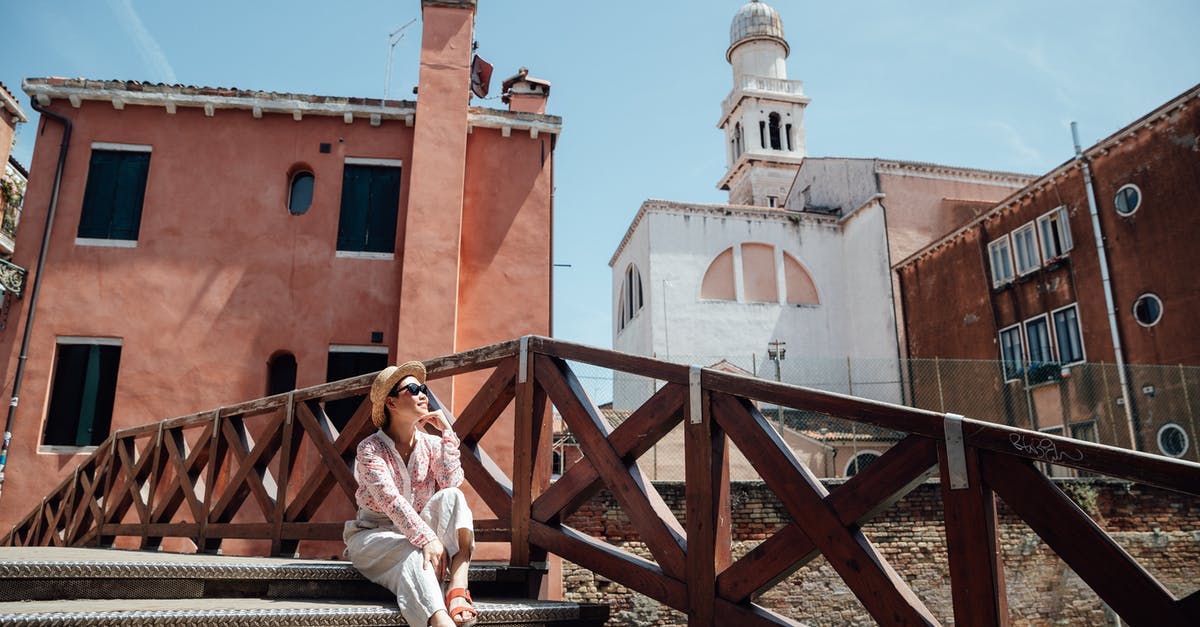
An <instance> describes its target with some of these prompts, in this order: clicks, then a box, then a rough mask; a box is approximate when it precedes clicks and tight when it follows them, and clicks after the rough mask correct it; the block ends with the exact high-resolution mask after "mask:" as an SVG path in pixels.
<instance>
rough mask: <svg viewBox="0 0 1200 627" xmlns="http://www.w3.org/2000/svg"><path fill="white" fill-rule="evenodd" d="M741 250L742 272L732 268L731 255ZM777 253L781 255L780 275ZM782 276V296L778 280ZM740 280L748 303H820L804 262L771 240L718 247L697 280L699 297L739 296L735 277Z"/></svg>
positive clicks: (814, 284)
mask: <svg viewBox="0 0 1200 627" xmlns="http://www.w3.org/2000/svg"><path fill="white" fill-rule="evenodd" d="M737 253H740V257H741V275H740V276H738V275H736V273H735V272H734V255H735V254H737ZM776 255H779V256H781V257H782V258H783V267H782V271H783V276H782V277H780V276H779V272H780V268H779V264H778V262H777V259H778V258H777V257H776ZM781 278H782V279H783V289H784V290H785V291H784V294H783V298H782V299H780V294H779V287H780V285H779V281H780V279H781ZM739 279H740V280H741V283H740V286H741V293H742V300H743V301H745V302H748V303H779V302H784V303H787V304H789V305H819V304H821V299H820V296H819V294H818V293H817V285H816V282H815V281H813V278H812V275H811V274H809V272H808V269H807V268H805V267H804V264H802V263H800V262H799V261H798V260H797V259H796V258H795V257H794V256H792V254H791V253H788V252H783V251H779V250H778V249H777V248H776V247H775V246H774V245H772V244H764V243H761V242H746V243H743V244H740V245H739V246H736V247H735V246H731V247H729V248H726V249H725V250H723V251H721V253H720V254H719V255H717V256H716V257H715V258H713V260H712V262H710V263H709V264H708V269H707V270H705V272H704V279H703V280H702V281H701V283H700V298H702V299H705V300H738V297H737V294H738V291H739V290H738V285H739V283H737V281H738V280H739Z"/></svg>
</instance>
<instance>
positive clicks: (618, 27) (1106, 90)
mask: <svg viewBox="0 0 1200 627" xmlns="http://www.w3.org/2000/svg"><path fill="white" fill-rule="evenodd" d="M741 4H742V2H741V1H740V0H728V1H717V0H693V1H684V0H665V1H661V2H643V1H634V0H626V1H608V2H595V1H585V0H556V1H551V0H536V1H535V0H479V14H478V19H477V22H476V39H477V40H478V42H479V45H480V47H479V53H480V54H481V55H482V56H483V57H484V58H486V59H488V60H489V61H491V62H492V63H493V64H494V65H495V67H496V73H495V76H494V77H493V78H494V81H493V90H498V87H499V80H500V79H503V78H504V77H506V76H509V75H511V74H513V73H515V71H516V70H517V68H519V67H520V66H527V67H529V68H530V70H531V74H532V75H534V76H537V77H540V78H545V79H547V80H550V81H551V82H552V83H553V87H552V90H551V95H550V107H549V110H550V112H551V113H554V114H556V115H561V116H562V117H563V118H564V121H563V126H564V129H563V134H562V137H561V138H560V141H559V144H558V152H557V163H556V169H555V175H556V180H555V184H556V195H555V208H556V215H555V250H556V253H555V261H556V262H558V263H565V264H571V267H570V268H561V269H556V270H555V277H556V285H555V309H554V315H555V334H556V335H557V336H559V337H562V338H565V339H570V340H574V341H580V342H584V343H588V344H593V345H598V346H609V345H610V343H611V335H612V330H611V329H612V322H611V320H612V313H611V308H612V304H611V303H610V292H611V281H612V279H611V270H610V269H609V267H608V260H609V258H610V257H611V255H612V253H613V251H614V250H615V248H616V246H617V244H618V243H619V242H620V239H621V237H622V235H623V234H624V232H625V229H626V228H627V227H628V225H629V221H630V220H631V219H632V217H633V215H634V214H635V213H636V211H637V209H638V207H639V206H640V204H641V202H642V201H643V200H645V199H647V198H664V199H671V200H686V201H697V202H723V201H725V199H726V198H725V194H724V193H723V192H719V191H717V190H716V189H715V184H716V182H717V180H718V179H719V178H720V177H721V175H722V174H723V173H724V168H725V161H724V148H723V143H722V136H721V133H720V131H719V130H717V129H716V128H715V124H716V122H717V116H718V113H719V107H720V102H721V100H722V99H723V98H724V97H725V96H726V95H727V93H728V91H729V87H730V81H731V78H730V75H731V73H730V69H729V66H728V64H727V63H726V62H725V56H724V55H725V48H726V46H727V45H728V43H729V42H728V37H729V22H730V18H732V16H733V14H734V13H735V12H736V11H737V9H738V7H740V6H741ZM771 4H772V5H773V6H774V7H775V8H776V9H777V10H778V11H779V13H780V15H781V16H782V18H783V21H784V28H785V32H786V35H787V38H788V40H789V42H790V43H791V50H792V52H791V57H790V58H789V59H788V71H789V77H790V78H792V79H799V80H803V81H804V85H805V91H806V93H807V95H808V96H810V97H811V98H812V104H811V105H810V106H809V108H808V111H807V116H806V120H805V127H806V129H807V133H808V151H809V154H811V155H815V156H845V157H885V158H894V159H909V160H917V161H930V162H936V163H945V164H952V165H961V166H969V167H977V168H991V169H999V170H1009V171H1017V172H1028V173H1033V174H1038V173H1042V172H1045V171H1046V170H1049V169H1050V168H1052V167H1054V166H1056V165H1058V164H1059V163H1062V162H1063V161H1065V160H1067V159H1068V158H1069V157H1070V156H1071V136H1070V131H1069V127H1068V125H1069V123H1070V121H1071V120H1075V121H1077V122H1079V125H1080V130H1081V135H1082V139H1083V141H1084V144H1085V145H1088V144H1091V143H1094V142H1095V141H1096V140H1098V139H1100V138H1102V137H1104V136H1106V135H1108V134H1110V133H1112V132H1113V131H1115V130H1117V129H1119V128H1121V127H1122V126H1124V125H1126V124H1128V123H1129V122H1131V121H1133V120H1134V119H1136V118H1137V117H1140V116H1141V115H1143V114H1145V113H1147V112H1149V111H1150V110H1151V109H1152V108H1154V107H1155V106H1157V105H1159V104H1161V103H1163V102H1165V101H1167V100H1168V99H1170V98H1172V97H1174V96H1176V95H1178V94H1179V93H1181V92H1183V91H1184V90H1185V89H1187V88H1189V87H1191V86H1193V85H1195V84H1196V83H1198V82H1200V36H1197V30H1196V25H1197V24H1200V2H1197V1H1196V0H1175V1H1166V0H1164V1H1157V0H1147V1H1145V2H1131V1H1125V2H1117V1H1111V0H1097V1H1092V2H1079V1H1069V2H1064V1H1050V2H1048V1H1045V0H1042V1H1036V2H1035V1H1026V0H1021V1H1010V0H1005V1H1003V2H994V1H993V2H980V1H976V0H958V1H953V2H952V1H944V0H936V1H924V2H898V1H890V2H888V1H883V0H862V1H859V2H814V1H810V2H798V1H795V0H775V1H774V2H772V3H771ZM0 15H3V18H2V19H0V81H2V82H3V83H4V84H5V85H7V86H8V87H9V89H10V90H11V91H13V92H14V93H16V95H18V97H19V98H20V100H21V102H22V104H23V106H25V107H26V109H27V112H28V113H30V114H31V115H33V114H35V112H33V111H32V110H29V108H28V106H27V103H28V98H26V97H25V96H24V94H23V93H21V92H20V91H19V90H20V83H21V79H22V78H23V77H27V76H68V77H78V76H82V77H87V78H94V79H121V80H143V81H151V82H179V83H184V84H191V85H207V86H226V87H239V88H243V89H262V90H269V91H287V92H301V93H313V94H323V95H341V96H365V97H379V96H382V95H383V85H384V75H385V67H386V62H387V56H386V55H387V34H388V31H390V30H392V29H394V28H396V27H398V26H400V25H402V24H404V23H406V22H408V21H409V20H410V19H413V18H417V17H419V16H420V3H419V0H388V1H381V0H374V1H369V0H357V1H356V0H347V1H345V2H314V1H300V0H294V1H282V0H269V1H256V2H244V1H238V2H233V1H229V0H208V1H206V2H187V3H185V2H178V1H168V0H161V1H157V2H150V1H147V0H137V1H134V0H108V1H86V2H85V1H81V0H61V1H57V2H18V1H16V0H0ZM419 41H420V24H419V23H418V24H414V25H413V26H412V27H410V28H409V29H408V30H407V31H406V38H405V39H404V40H403V41H402V42H401V43H400V44H399V45H398V46H397V47H396V49H395V56H394V61H393V76H392V83H391V84H392V92H391V93H392V96H393V97H401V98H403V97H411V87H412V86H413V85H415V84H416V73H417V51H418V50H419ZM476 104H483V105H485V106H494V107H502V106H503V105H501V104H500V102H499V101H498V100H493V101H486V102H482V103H480V102H476ZM35 133H36V122H31V123H30V124H27V125H25V127H24V129H23V131H22V132H21V133H20V134H19V135H18V146H17V149H16V152H15V154H16V156H17V158H18V159H20V160H21V161H22V162H23V163H25V164H28V163H29V159H30V156H31V153H32V150H33V144H34V135H35Z"/></svg>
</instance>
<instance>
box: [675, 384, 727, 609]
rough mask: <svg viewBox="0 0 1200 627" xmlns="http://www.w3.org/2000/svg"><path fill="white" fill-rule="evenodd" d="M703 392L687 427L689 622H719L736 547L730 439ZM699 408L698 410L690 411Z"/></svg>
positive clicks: (685, 494)
mask: <svg viewBox="0 0 1200 627" xmlns="http://www.w3.org/2000/svg"><path fill="white" fill-rule="evenodd" d="M701 398H702V399H703V400H702V402H701V407H698V408H693V407H690V406H689V408H688V420H687V421H686V422H685V427H684V473H685V477H686V479H687V480H686V483H685V488H684V490H685V493H684V496H685V501H686V507H687V517H686V519H687V539H688V552H687V588H688V611H687V614H688V624H689V625H713V624H716V620H717V616H716V594H717V575H718V574H719V573H720V572H721V571H723V570H724V569H725V568H726V567H728V566H729V561H730V549H731V547H732V536H731V534H730V512H729V445H728V443H727V442H726V441H725V433H724V432H723V431H722V430H721V427H720V426H719V425H717V424H716V423H715V422H714V421H713V420H712V416H711V415H710V414H709V410H708V406H709V400H710V398H709V394H708V393H707V392H705V393H702V395H701ZM697 410H698V411H699V413H700V415H699V416H696V415H693V414H692V413H691V412H692V411H697Z"/></svg>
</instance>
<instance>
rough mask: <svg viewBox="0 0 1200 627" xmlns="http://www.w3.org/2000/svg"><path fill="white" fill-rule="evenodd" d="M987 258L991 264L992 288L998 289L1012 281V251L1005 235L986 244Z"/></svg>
mask: <svg viewBox="0 0 1200 627" xmlns="http://www.w3.org/2000/svg"><path fill="white" fill-rule="evenodd" d="M988 258H989V259H990V260H991V264H992V287H999V286H1001V285H1004V284H1005V283H1008V282H1009V281H1011V280H1012V278H1013V267H1012V251H1011V249H1010V248H1009V245H1008V236H1007V235H1006V236H1004V237H1001V238H1000V239H998V240H996V241H994V242H992V243H990V244H988Z"/></svg>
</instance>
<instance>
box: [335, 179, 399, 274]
mask: <svg viewBox="0 0 1200 627" xmlns="http://www.w3.org/2000/svg"><path fill="white" fill-rule="evenodd" d="M344 167H345V170H343V173H342V209H341V214H340V216H339V218H338V237H337V249H338V250H339V251H347V252H365V253H392V252H395V250H396V215H397V213H398V212H399V208H400V168H397V167H392V166H379V165H360V164H351V163H347V164H346V165H345V166H344Z"/></svg>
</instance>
